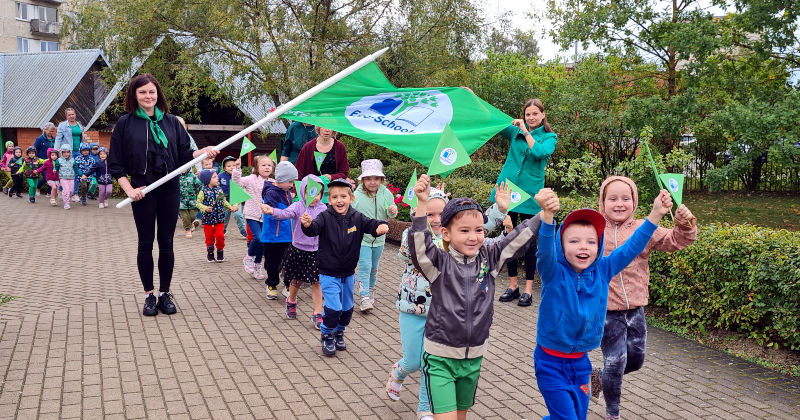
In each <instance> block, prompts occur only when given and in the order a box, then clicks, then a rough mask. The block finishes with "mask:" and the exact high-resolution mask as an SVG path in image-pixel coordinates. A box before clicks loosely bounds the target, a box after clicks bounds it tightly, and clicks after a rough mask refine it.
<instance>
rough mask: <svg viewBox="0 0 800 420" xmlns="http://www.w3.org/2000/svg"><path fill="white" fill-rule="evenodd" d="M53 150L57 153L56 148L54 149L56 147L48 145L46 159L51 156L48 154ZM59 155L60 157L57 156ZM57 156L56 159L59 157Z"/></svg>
mask: <svg viewBox="0 0 800 420" xmlns="http://www.w3.org/2000/svg"><path fill="white" fill-rule="evenodd" d="M53 152H56V154H58V150H56V149H54V148H52V147H48V148H47V158H48V159H50V157H51V156H50V154H51V153H53ZM59 157H60V156H59ZM59 157H56V160H58V158H59ZM51 160H52V159H51Z"/></svg>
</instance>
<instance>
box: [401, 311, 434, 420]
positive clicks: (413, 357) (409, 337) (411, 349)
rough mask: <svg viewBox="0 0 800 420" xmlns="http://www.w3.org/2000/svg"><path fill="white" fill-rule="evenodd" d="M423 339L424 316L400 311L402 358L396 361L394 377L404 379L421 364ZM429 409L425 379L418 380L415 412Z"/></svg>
mask: <svg viewBox="0 0 800 420" xmlns="http://www.w3.org/2000/svg"><path fill="white" fill-rule="evenodd" d="M424 339H425V317H424V316H420V315H414V314H407V313H405V312H400V344H401V345H402V346H403V358H402V359H400V360H399V361H398V362H397V367H396V368H395V369H394V377H395V378H397V379H399V380H401V381H402V380H404V379H406V377H407V376H408V375H410V374H412V373H414V372H416V371H418V370H419V368H420V365H421V364H422V342H423V340H424ZM430 411H431V406H430V404H429V403H428V389H427V388H426V387H425V381H423V380H421V379H420V381H419V405H418V406H417V413H426V412H430Z"/></svg>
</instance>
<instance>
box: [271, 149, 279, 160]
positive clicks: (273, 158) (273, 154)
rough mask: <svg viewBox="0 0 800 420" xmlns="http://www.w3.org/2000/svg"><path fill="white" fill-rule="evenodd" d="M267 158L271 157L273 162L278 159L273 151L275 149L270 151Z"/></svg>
mask: <svg viewBox="0 0 800 420" xmlns="http://www.w3.org/2000/svg"><path fill="white" fill-rule="evenodd" d="M269 158H270V159H272V161H273V162H277V161H278V155H277V154H276V153H275V150H273V151H272V153H270V154H269Z"/></svg>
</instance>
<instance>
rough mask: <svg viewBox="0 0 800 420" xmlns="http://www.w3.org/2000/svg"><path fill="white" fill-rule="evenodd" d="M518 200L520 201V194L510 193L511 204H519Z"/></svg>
mask: <svg viewBox="0 0 800 420" xmlns="http://www.w3.org/2000/svg"><path fill="white" fill-rule="evenodd" d="M520 200H522V195H520V193H518V192H516V191H513V192H512V193H511V202H512V203H519V201H520Z"/></svg>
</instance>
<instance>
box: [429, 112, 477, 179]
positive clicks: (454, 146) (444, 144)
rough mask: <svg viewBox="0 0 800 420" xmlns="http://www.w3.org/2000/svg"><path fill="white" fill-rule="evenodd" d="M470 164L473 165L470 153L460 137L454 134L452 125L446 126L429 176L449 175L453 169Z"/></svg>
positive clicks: (430, 167)
mask: <svg viewBox="0 0 800 420" xmlns="http://www.w3.org/2000/svg"><path fill="white" fill-rule="evenodd" d="M470 163H472V160H471V159H470V158H469V153H467V151H466V150H465V149H464V146H463V145H462V144H461V142H460V141H458V137H456V133H454V132H453V129H452V128H450V125H449V124H448V125H446V126H445V127H444V131H442V136H441V137H440V138H439V145H438V146H437V147H436V153H434V155H433V160H432V161H431V164H430V165H429V166H428V175H438V174H442V173H445V172H447V173H449V172H451V171H452V170H453V169H456V168H459V167H462V166H464V165H469V164H470ZM445 176H446V175H445Z"/></svg>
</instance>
